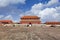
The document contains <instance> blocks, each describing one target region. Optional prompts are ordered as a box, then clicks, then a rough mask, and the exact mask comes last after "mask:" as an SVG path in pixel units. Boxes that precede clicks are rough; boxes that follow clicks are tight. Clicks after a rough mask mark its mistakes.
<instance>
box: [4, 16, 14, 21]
mask: <svg viewBox="0 0 60 40" xmlns="http://www.w3.org/2000/svg"><path fill="white" fill-rule="evenodd" d="M4 19H6V20H12V19H13V17H12V15H7V16H6V17H4Z"/></svg>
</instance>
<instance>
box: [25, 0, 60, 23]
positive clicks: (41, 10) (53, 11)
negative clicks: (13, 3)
mask: <svg viewBox="0 0 60 40" xmlns="http://www.w3.org/2000/svg"><path fill="white" fill-rule="evenodd" d="M57 3H59V0H51V1H49V2H48V3H47V4H42V3H38V4H34V5H33V6H32V8H31V10H29V11H27V12H26V14H30V15H37V16H39V17H41V21H42V22H46V21H60V6H59V7H58V6H56V7H55V8H53V7H52V6H51V5H54V4H57ZM49 6H51V7H50V8H49Z"/></svg>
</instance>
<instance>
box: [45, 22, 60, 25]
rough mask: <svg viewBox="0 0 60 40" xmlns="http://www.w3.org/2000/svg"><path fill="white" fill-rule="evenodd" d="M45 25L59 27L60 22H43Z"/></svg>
mask: <svg viewBox="0 0 60 40" xmlns="http://www.w3.org/2000/svg"><path fill="white" fill-rule="evenodd" d="M45 24H47V25H60V22H45Z"/></svg>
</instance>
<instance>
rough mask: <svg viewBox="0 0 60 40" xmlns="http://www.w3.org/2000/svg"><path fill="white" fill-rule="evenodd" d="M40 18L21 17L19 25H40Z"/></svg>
mask: <svg viewBox="0 0 60 40" xmlns="http://www.w3.org/2000/svg"><path fill="white" fill-rule="evenodd" d="M40 23H41V21H40V18H39V17H38V16H22V17H21V21H20V24H40Z"/></svg>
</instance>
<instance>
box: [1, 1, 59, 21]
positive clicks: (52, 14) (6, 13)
mask: <svg viewBox="0 0 60 40" xmlns="http://www.w3.org/2000/svg"><path fill="white" fill-rule="evenodd" d="M24 15H35V16H39V17H40V18H41V21H42V22H46V21H60V0H0V20H6V19H9V20H12V21H15V22H19V21H20V17H21V16H24Z"/></svg>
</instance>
